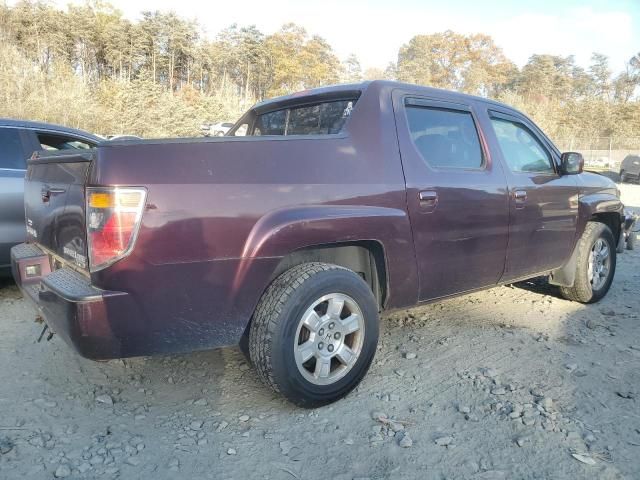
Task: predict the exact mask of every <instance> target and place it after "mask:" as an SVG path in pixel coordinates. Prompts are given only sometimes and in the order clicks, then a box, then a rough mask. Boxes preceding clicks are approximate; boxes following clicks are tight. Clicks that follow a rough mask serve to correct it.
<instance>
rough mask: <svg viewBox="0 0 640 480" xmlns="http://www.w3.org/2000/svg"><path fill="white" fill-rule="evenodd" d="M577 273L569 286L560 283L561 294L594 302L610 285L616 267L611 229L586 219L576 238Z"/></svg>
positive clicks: (578, 299) (582, 300) (604, 293)
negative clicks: (584, 225)
mask: <svg viewBox="0 0 640 480" xmlns="http://www.w3.org/2000/svg"><path fill="white" fill-rule="evenodd" d="M577 248H578V257H577V260H576V277H575V282H574V284H573V286H572V287H561V288H560V290H561V292H562V295H563V296H564V297H565V298H566V299H568V300H573V301H576V302H581V303H594V302H597V301H598V300H600V299H601V298H602V297H604V296H605V295H606V294H607V292H608V291H609V287H611V282H612V281H613V276H614V274H615V271H616V242H615V239H614V236H613V233H612V232H611V229H610V228H609V227H608V226H607V225H605V224H604V223H600V222H589V223H587V226H586V228H585V230H584V233H583V234H582V237H580V240H579V241H578V246H577Z"/></svg>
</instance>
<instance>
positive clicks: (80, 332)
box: [11, 243, 131, 360]
mask: <svg viewBox="0 0 640 480" xmlns="http://www.w3.org/2000/svg"><path fill="white" fill-rule="evenodd" d="M11 270H12V273H13V277H14V279H15V281H16V283H17V285H18V287H19V288H20V290H21V291H22V293H23V294H24V295H25V296H26V297H28V298H30V299H31V300H32V301H33V302H34V303H35V304H36V307H37V308H38V310H39V312H40V313H41V315H42V316H43V317H44V319H45V321H46V323H47V325H48V326H49V328H50V329H51V330H52V331H53V332H55V333H56V334H58V335H60V337H62V338H63V339H64V340H65V341H66V342H67V343H68V344H69V345H71V346H72V347H73V348H74V349H75V350H76V351H77V352H78V353H79V354H80V355H82V356H83V357H86V358H91V359H94V360H105V359H111V358H120V357H123V356H130V355H128V354H127V351H126V347H125V346H124V345H123V342H122V341H121V340H120V339H119V338H118V335H116V334H115V333H114V332H113V331H112V328H111V325H110V322H109V319H108V312H119V311H120V312H121V311H122V307H123V305H124V304H127V303H131V299H130V298H128V294H127V293H124V292H113V291H106V290H101V289H98V288H96V287H94V286H92V285H91V280H90V279H89V278H87V277H85V276H84V275H82V274H80V273H78V272H76V271H74V270H72V269H70V268H66V267H64V268H60V269H58V270H55V271H51V261H50V258H49V255H48V254H47V253H46V252H44V251H43V250H41V249H40V248H39V247H37V246H36V245H34V244H29V243H22V244H19V245H16V246H15V247H13V248H12V249H11Z"/></svg>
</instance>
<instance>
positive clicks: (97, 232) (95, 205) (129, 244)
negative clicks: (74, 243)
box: [86, 187, 147, 272]
mask: <svg viewBox="0 0 640 480" xmlns="http://www.w3.org/2000/svg"><path fill="white" fill-rule="evenodd" d="M146 193H147V192H146V190H145V189H143V188H122V187H111V188H101V187H89V188H87V212H86V214H87V240H88V246H89V265H90V269H91V271H92V272H95V271H96V270H100V269H102V268H105V267H107V266H109V265H111V264H112V263H114V262H115V261H117V260H119V259H121V258H123V257H125V256H127V255H128V254H129V253H130V252H131V250H133V246H134V244H135V241H136V237H137V234H138V229H139V227H140V221H141V220H142V212H143V210H144V205H145V199H146Z"/></svg>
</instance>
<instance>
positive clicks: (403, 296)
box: [234, 205, 418, 307]
mask: <svg viewBox="0 0 640 480" xmlns="http://www.w3.org/2000/svg"><path fill="white" fill-rule="evenodd" d="M411 238H412V236H411V228H410V224H409V218H408V216H407V213H406V212H405V211H404V210H400V209H396V208H387V207H376V206H360V205H358V206H353V205H307V206H301V207H292V208H287V209H282V210H276V211H273V212H270V213H268V214H267V215H265V216H264V217H262V218H261V219H260V220H259V221H258V222H256V224H255V226H254V227H253V229H252V230H251V232H250V234H249V236H248V237H247V240H246V242H245V245H244V247H243V252H242V264H241V265H240V268H239V269H238V272H237V275H236V279H235V281H234V287H236V288H239V287H240V285H241V284H242V283H243V280H244V277H245V275H246V272H247V268H248V266H249V265H250V263H251V260H252V259H255V258H273V257H277V258H282V257H284V256H286V255H288V254H290V253H292V252H294V251H296V250H300V249H303V248H309V247H315V246H321V245H331V244H337V243H347V242H357V241H376V242H378V243H380V244H381V245H382V247H383V250H384V252H385V256H386V257H387V258H386V259H385V261H386V263H387V272H388V283H389V291H388V297H387V306H388V307H394V306H404V305H411V304H413V303H415V301H416V299H417V288H418V281H417V272H416V263H415V257H414V249H413V244H412V240H411ZM236 288H234V290H236Z"/></svg>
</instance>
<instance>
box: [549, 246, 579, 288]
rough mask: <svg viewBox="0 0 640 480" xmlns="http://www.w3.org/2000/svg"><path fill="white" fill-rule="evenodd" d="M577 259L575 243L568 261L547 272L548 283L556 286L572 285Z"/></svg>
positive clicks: (574, 278)
mask: <svg viewBox="0 0 640 480" xmlns="http://www.w3.org/2000/svg"><path fill="white" fill-rule="evenodd" d="M577 261H578V243H576V246H575V248H574V249H573V253H572V254H571V258H569V261H568V262H567V263H565V264H564V265H563V266H562V267H560V268H559V269H557V270H554V271H552V272H551V273H550V274H549V283H550V284H551V285H557V286H558V287H573V284H574V282H575V280H576V262H577Z"/></svg>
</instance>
